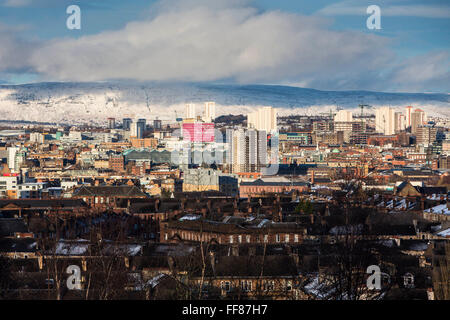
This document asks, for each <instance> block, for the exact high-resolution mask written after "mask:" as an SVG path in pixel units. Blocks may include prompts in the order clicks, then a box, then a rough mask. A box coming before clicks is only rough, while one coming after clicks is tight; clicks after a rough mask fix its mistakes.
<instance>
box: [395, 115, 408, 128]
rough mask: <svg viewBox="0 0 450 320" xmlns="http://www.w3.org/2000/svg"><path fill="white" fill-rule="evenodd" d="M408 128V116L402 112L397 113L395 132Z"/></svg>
mask: <svg viewBox="0 0 450 320" xmlns="http://www.w3.org/2000/svg"><path fill="white" fill-rule="evenodd" d="M405 129H406V117H405V115H404V114H403V113H401V112H396V113H395V124H394V131H395V133H399V132H401V131H404V130H405Z"/></svg>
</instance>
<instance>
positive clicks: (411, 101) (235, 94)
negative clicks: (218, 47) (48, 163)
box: [0, 82, 450, 123]
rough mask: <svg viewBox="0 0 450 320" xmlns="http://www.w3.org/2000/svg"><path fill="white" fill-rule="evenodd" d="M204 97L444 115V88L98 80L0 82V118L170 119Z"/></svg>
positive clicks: (448, 99)
mask: <svg viewBox="0 0 450 320" xmlns="http://www.w3.org/2000/svg"><path fill="white" fill-rule="evenodd" d="M204 101H215V102H216V113H217V116H219V115H223V114H246V113H247V112H249V111H251V110H252V109H254V108H255V107H258V106H273V107H276V108H279V114H286V115H287V114H307V115H312V114H317V113H319V112H328V111H329V110H330V109H333V110H335V109H336V107H337V106H339V107H343V108H348V109H354V108H357V107H358V104H360V103H364V104H370V105H372V106H374V107H378V106H392V107H394V108H398V109H403V108H404V107H405V106H407V105H412V106H414V107H420V108H423V109H425V110H426V111H427V112H428V113H429V114H430V115H447V116H450V95H449V94H448V93H442V94H436V93H383V92H369V91H320V90H314V89H306V88H297V87H288V86H271V85H219V84H185V83H183V84H156V83H135V82H99V83H35V84H26V85H16V86H15V85H0V120H27V121H41V122H59V123H86V122H88V123H89V122H91V123H104V122H105V121H106V118H107V117H116V118H118V119H121V118H122V117H139V118H146V119H149V120H151V119H155V118H156V117H158V118H159V119H162V120H174V119H175V118H176V117H177V116H178V117H183V116H184V104H185V103H187V102H193V103H197V104H198V107H197V112H198V114H199V115H200V113H201V112H202V110H203V104H202V103H203V102H204ZM355 111H356V110H355ZM358 112H359V111H358ZM367 112H371V110H370V109H369V110H367Z"/></svg>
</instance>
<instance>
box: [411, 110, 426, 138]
mask: <svg viewBox="0 0 450 320" xmlns="http://www.w3.org/2000/svg"><path fill="white" fill-rule="evenodd" d="M426 122H427V116H426V114H425V111H423V110H422V109H416V110H414V111H413V112H412V113H411V133H412V134H416V133H417V128H419V127H420V126H422V125H424V124H426Z"/></svg>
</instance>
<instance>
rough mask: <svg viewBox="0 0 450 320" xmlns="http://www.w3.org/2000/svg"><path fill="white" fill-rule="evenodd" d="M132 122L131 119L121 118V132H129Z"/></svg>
mask: <svg viewBox="0 0 450 320" xmlns="http://www.w3.org/2000/svg"><path fill="white" fill-rule="evenodd" d="M132 122H133V120H131V118H123V120H122V128H123V130H127V131H128V130H130V128H131V123H132Z"/></svg>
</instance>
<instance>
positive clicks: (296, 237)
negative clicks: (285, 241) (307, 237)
mask: <svg viewBox="0 0 450 320" xmlns="http://www.w3.org/2000/svg"><path fill="white" fill-rule="evenodd" d="M294 241H295V242H298V234H296V235H295V236H294Z"/></svg>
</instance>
